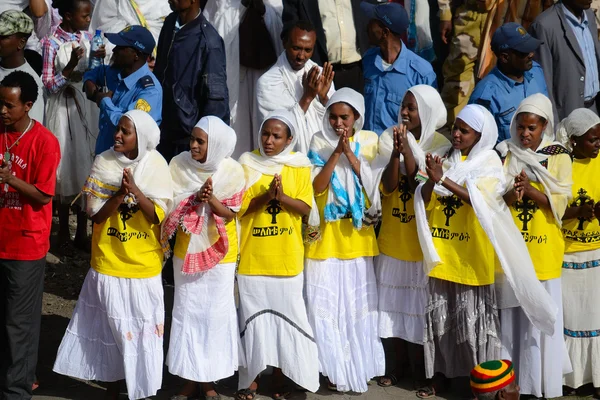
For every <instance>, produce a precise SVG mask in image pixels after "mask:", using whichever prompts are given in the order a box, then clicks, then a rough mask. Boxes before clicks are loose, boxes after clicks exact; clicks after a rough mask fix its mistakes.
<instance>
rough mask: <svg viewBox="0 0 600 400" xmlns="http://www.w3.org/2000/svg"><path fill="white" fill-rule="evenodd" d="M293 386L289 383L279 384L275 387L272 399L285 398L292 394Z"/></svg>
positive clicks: (279, 399)
mask: <svg viewBox="0 0 600 400" xmlns="http://www.w3.org/2000/svg"><path fill="white" fill-rule="evenodd" d="M292 390H293V389H292V388H291V387H290V386H289V385H283V386H279V387H278V388H276V389H275V391H274V393H273V396H272V399H273V400H285V399H286V398H288V397H290V396H291V395H292Z"/></svg>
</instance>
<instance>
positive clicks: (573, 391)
mask: <svg viewBox="0 0 600 400" xmlns="http://www.w3.org/2000/svg"><path fill="white" fill-rule="evenodd" d="M563 396H564V397H570V396H577V389H573V388H572V387H569V386H566V385H563Z"/></svg>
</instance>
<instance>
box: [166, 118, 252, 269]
mask: <svg viewBox="0 0 600 400" xmlns="http://www.w3.org/2000/svg"><path fill="white" fill-rule="evenodd" d="M196 127H197V128H200V129H202V130H203V131H204V132H206V135H207V136H208V147H207V150H206V151H207V153H206V161H205V162H203V163H202V162H199V161H196V160H194V159H193V158H192V154H191V152H190V151H187V152H184V153H181V154H179V155H177V156H175V157H174V158H173V159H172V160H171V164H170V165H169V168H170V171H171V177H172V179H173V187H174V197H175V205H176V208H175V210H173V212H171V214H170V215H169V217H168V218H167V220H166V221H165V223H164V224H163V232H162V239H163V240H162V243H163V246H165V247H167V244H168V238H169V237H172V236H173V235H174V234H175V233H176V232H177V228H179V227H181V228H182V229H183V230H184V231H185V232H187V233H189V234H190V235H191V237H190V242H189V244H188V248H187V252H186V256H185V259H184V260H183V264H182V272H183V273H184V274H188V275H189V274H196V273H199V272H203V271H206V270H208V269H210V268H212V267H214V266H215V265H217V264H218V263H219V262H220V261H221V260H222V259H223V258H224V257H225V255H227V252H228V251H229V238H228V236H227V231H226V228H225V221H224V220H223V218H221V217H219V216H218V215H215V214H214V213H213V212H212V209H211V208H210V206H209V205H208V204H207V203H198V202H197V200H196V193H198V191H199V190H200V189H201V188H202V185H204V183H205V182H206V180H207V179H208V178H212V182H213V183H212V187H213V196H214V197H215V198H217V199H218V200H219V201H220V202H221V203H223V204H224V205H225V206H227V207H228V208H230V209H231V210H232V211H234V212H237V211H239V209H240V207H241V205H242V197H243V194H244V187H245V184H246V182H245V178H244V170H243V168H242V166H241V165H240V164H238V163H237V162H236V161H234V160H232V159H231V158H230V157H231V154H232V153H233V150H234V149H235V144H236V140H237V138H236V134H235V131H234V130H233V129H231V128H230V127H229V126H228V125H227V124H225V123H224V122H223V121H221V119H219V118H217V117H214V116H207V117H203V118H202V119H201V120H200V121H198V123H197V124H196Z"/></svg>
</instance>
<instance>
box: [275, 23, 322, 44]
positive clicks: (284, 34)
mask: <svg viewBox="0 0 600 400" xmlns="http://www.w3.org/2000/svg"><path fill="white" fill-rule="evenodd" d="M294 28H298V29H300V30H301V31H306V32H316V31H315V27H314V26H313V24H311V23H310V22H308V21H303V20H298V21H292V22H288V23H287V24H285V25H284V26H283V29H282V30H281V40H283V42H284V43H285V42H287V40H288V38H289V36H290V33H291V32H292V31H293V30H294Z"/></svg>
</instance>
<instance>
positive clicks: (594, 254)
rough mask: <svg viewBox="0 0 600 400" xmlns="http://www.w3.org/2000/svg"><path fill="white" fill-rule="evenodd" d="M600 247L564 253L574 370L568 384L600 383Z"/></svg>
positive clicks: (568, 341)
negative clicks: (599, 248)
mask: <svg viewBox="0 0 600 400" xmlns="http://www.w3.org/2000/svg"><path fill="white" fill-rule="evenodd" d="M599 288H600V250H592V251H584V252H580V253H571V254H565V257H564V263H563V270H562V293H563V307H564V310H563V315H564V318H565V331H564V332H565V342H566V344H567V351H568V352H569V356H570V359H571V362H572V364H573V372H572V373H570V374H566V375H565V377H564V380H565V381H564V383H565V385H567V386H569V387H572V388H578V387H580V386H583V385H585V384H588V383H593V384H594V387H596V388H598V387H600V290H599Z"/></svg>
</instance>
